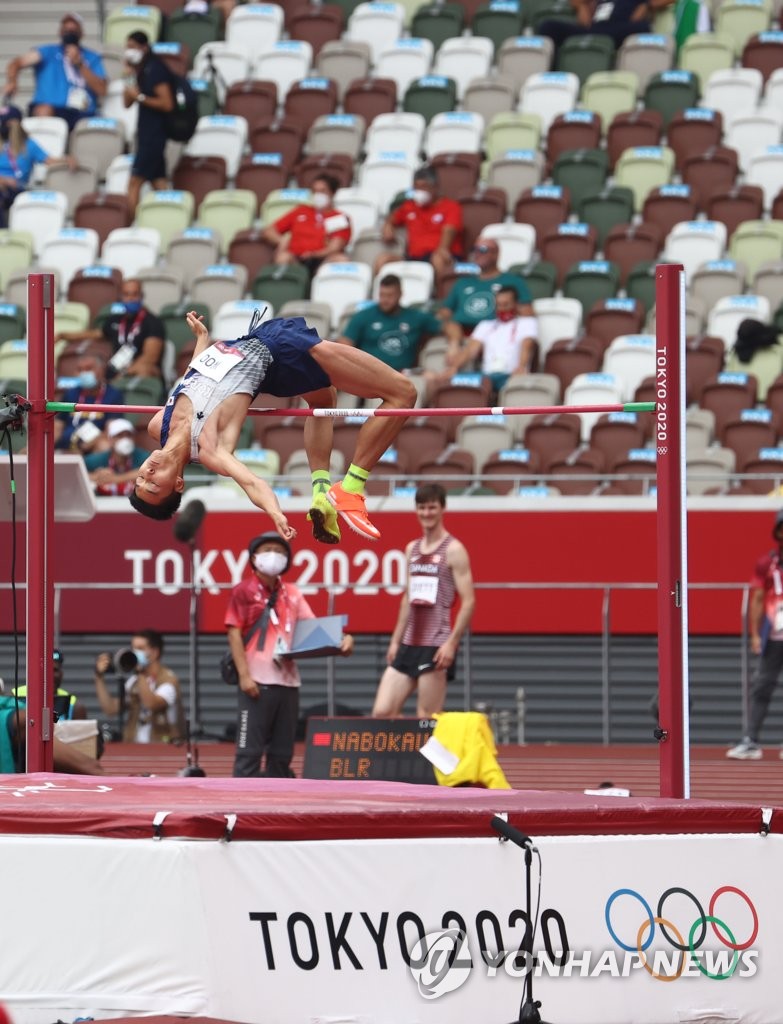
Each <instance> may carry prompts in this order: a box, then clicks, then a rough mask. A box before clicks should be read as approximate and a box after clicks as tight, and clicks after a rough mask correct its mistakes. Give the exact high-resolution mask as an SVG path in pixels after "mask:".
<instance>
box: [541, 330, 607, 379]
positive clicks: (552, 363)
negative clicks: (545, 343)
mask: <svg viewBox="0 0 783 1024" xmlns="http://www.w3.org/2000/svg"><path fill="white" fill-rule="evenodd" d="M601 360H602V354H601V353H600V352H599V351H597V350H596V348H595V346H593V345H590V344H587V345H584V344H582V343H581V340H580V339H579V338H561V339H560V340H559V341H556V342H555V343H554V344H553V345H552V347H551V348H550V349H549V351H548V352H547V354H546V358H545V359H544V371H545V372H546V373H553V374H554V375H555V376H556V377H557V379H558V380H559V381H560V387H561V389H562V390H563V391H565V389H566V388H567V387H568V385H569V384H570V383H571V381H572V380H573V379H574V377H576V376H577V375H578V374H580V373H597V372H598V370H600V369H601Z"/></svg>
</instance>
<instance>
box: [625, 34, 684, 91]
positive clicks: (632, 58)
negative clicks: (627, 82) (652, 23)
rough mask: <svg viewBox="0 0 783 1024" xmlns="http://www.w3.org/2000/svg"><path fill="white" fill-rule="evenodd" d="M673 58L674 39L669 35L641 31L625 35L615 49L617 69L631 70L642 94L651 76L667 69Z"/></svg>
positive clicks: (669, 67) (670, 65) (669, 68)
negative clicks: (616, 49) (637, 80)
mask: <svg viewBox="0 0 783 1024" xmlns="http://www.w3.org/2000/svg"><path fill="white" fill-rule="evenodd" d="M673 58H674V39H673V37H672V36H671V35H665V34H663V33H660V32H659V33H655V32H641V33H639V34H637V35H631V36H627V37H626V38H625V39H624V40H623V41H622V43H621V44H620V48H619V49H618V51H617V60H616V66H617V69H618V71H633V72H634V73H635V74H636V76H637V78H638V79H639V92H640V93H641V94H644V91H645V89H646V88H647V84H648V82H649V81H650V79H651V78H653V77H654V76H655V75H658V74H660V73H661V72H662V71H669V70H671V67H672V61H673Z"/></svg>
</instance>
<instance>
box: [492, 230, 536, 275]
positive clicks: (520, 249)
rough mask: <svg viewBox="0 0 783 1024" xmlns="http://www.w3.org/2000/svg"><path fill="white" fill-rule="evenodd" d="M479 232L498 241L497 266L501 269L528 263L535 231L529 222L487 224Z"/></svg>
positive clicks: (531, 253)
mask: <svg viewBox="0 0 783 1024" xmlns="http://www.w3.org/2000/svg"><path fill="white" fill-rule="evenodd" d="M481 234H482V235H483V236H484V237H485V238H493V239H494V240H495V241H496V242H497V243H498V249H499V252H498V267H499V268H500V269H501V270H503V271H506V270H509V269H510V268H511V267H512V266H514V264H517V263H528V262H529V261H530V259H531V258H532V256H533V253H534V252H535V247H536V232H535V228H533V226H532V225H531V224H506V223H499V224H487V225H485V227H484V228H483V229H482V231H481Z"/></svg>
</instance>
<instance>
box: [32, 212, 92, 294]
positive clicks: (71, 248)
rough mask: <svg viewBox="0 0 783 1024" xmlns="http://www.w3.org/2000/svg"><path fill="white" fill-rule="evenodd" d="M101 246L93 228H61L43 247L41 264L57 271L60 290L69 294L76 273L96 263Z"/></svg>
mask: <svg viewBox="0 0 783 1024" xmlns="http://www.w3.org/2000/svg"><path fill="white" fill-rule="evenodd" d="M99 245H100V240H99V238H98V232H97V231H93V230H92V229H91V228H61V229H60V231H58V232H57V234H56V235H51V236H50V237H49V238H47V239H46V241H45V242H44V243H43V245H42V246H41V254H40V259H41V263H42V265H43V266H45V267H52V268H54V269H55V270H57V272H58V274H59V277H60V288H61V289H62V290H63V292H67V291H68V286H69V285H70V283H71V278H72V277H73V275H74V274H75V273H76V271H77V270H81V269H82V268H83V267H89V266H90V265H91V264H93V263H94V262H95V259H96V257H97V255H98V247H99Z"/></svg>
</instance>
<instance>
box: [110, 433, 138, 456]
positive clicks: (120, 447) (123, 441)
mask: <svg viewBox="0 0 783 1024" xmlns="http://www.w3.org/2000/svg"><path fill="white" fill-rule="evenodd" d="M134 447H135V445H134V443H133V438H132V437H118V438H117V440H116V441H115V442H114V450H115V452H116V453H117V454H118V455H133V449H134Z"/></svg>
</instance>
